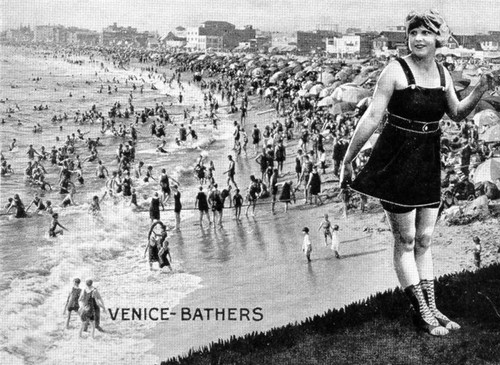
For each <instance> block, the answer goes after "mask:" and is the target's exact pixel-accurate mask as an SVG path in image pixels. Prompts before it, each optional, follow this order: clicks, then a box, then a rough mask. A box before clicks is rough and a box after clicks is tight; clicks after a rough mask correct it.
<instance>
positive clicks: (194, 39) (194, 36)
mask: <svg viewBox="0 0 500 365" xmlns="http://www.w3.org/2000/svg"><path fill="white" fill-rule="evenodd" d="M199 36H200V28H199V27H189V28H187V29H186V42H187V43H186V48H190V49H198V37H199Z"/></svg>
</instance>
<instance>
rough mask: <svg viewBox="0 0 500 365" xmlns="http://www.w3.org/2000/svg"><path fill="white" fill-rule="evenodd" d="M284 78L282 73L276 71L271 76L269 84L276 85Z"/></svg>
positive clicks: (284, 75)
mask: <svg viewBox="0 0 500 365" xmlns="http://www.w3.org/2000/svg"><path fill="white" fill-rule="evenodd" d="M284 77H286V74H285V73H284V72H281V71H278V72H276V73H275V74H273V75H272V76H271V78H270V79H269V82H271V83H273V84H276V83H277V82H278V81H279V80H281V79H283V78H284Z"/></svg>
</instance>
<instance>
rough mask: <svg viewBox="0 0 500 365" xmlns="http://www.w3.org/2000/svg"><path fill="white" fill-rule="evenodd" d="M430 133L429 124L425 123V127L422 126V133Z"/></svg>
mask: <svg viewBox="0 0 500 365" xmlns="http://www.w3.org/2000/svg"><path fill="white" fill-rule="evenodd" d="M428 131H429V123H425V124H424V125H423V126H422V132H428Z"/></svg>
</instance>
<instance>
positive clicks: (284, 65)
mask: <svg viewBox="0 0 500 365" xmlns="http://www.w3.org/2000/svg"><path fill="white" fill-rule="evenodd" d="M286 66H287V64H286V62H285V61H283V60H281V61H279V62H278V68H279V69H282V68H285V67H286Z"/></svg>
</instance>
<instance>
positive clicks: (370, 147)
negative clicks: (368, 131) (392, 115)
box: [360, 133, 380, 152]
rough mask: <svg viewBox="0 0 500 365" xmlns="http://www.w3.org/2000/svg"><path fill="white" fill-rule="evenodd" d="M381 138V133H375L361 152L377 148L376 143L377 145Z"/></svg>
mask: <svg viewBox="0 0 500 365" xmlns="http://www.w3.org/2000/svg"><path fill="white" fill-rule="evenodd" d="M379 136H380V134H379V133H373V134H372V135H371V136H370V138H369V139H368V141H366V143H365V145H364V146H363V147H362V148H361V150H360V152H363V151H366V150H370V149H372V148H373V147H374V146H375V143H377V140H378V137H379Z"/></svg>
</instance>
